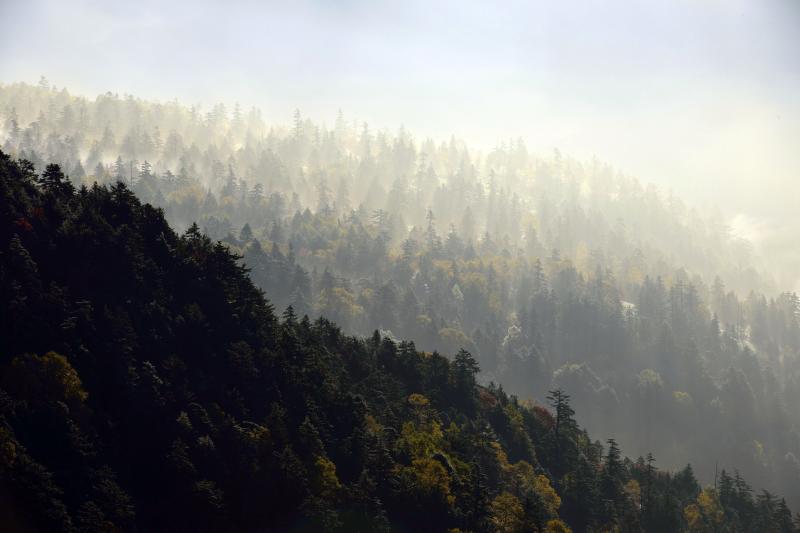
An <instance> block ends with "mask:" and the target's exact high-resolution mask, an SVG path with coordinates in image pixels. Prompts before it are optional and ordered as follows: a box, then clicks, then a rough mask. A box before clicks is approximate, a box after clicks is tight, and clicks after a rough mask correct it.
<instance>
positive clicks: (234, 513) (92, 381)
mask: <svg viewBox="0 0 800 533" xmlns="http://www.w3.org/2000/svg"><path fill="white" fill-rule="evenodd" d="M0 197H1V198H2V202H1V203H0V205H1V206H2V208H1V209H0V293H2V297H0V305H1V306H2V308H0V314H1V316H2V317H3V320H2V322H1V323H0V444H2V445H1V446H0V450H2V454H0V494H2V498H0V519H2V520H3V523H4V524H5V525H6V526H7V527H8V528H9V529H13V530H20V531H34V530H64V531H70V530H77V531H108V530H110V529H123V530H142V531H161V530H192V531H211V530H214V531H218V530H236V531H242V530H286V529H290V530H291V529H294V530H320V529H325V530H342V531H373V530H415V531H419V530H430V531H442V530H445V529H448V528H458V529H460V530H464V531H488V530H491V531H551V532H556V531H568V526H567V524H569V526H571V527H572V528H573V529H574V530H576V531H601V530H602V531H607V530H620V531H642V530H646V531H676V530H679V529H684V530H688V531H756V530H757V531H775V532H781V533H783V532H793V531H797V530H798V528H797V524H795V525H793V524H792V515H791V512H790V511H789V508H788V506H787V505H786V503H785V501H784V500H781V499H779V498H777V497H775V496H774V495H772V494H770V493H768V492H762V493H760V494H758V495H757V496H754V495H753V492H752V489H750V487H749V486H748V484H747V483H746V482H745V481H744V480H743V478H742V477H741V476H739V475H738V473H736V474H735V475H729V474H727V473H725V472H722V474H721V475H720V477H719V483H718V486H717V488H706V489H702V490H701V487H700V486H699V485H698V483H697V481H696V479H695V477H694V474H693V471H692V469H691V467H686V468H685V469H684V470H682V471H680V472H679V473H676V474H669V473H667V472H663V471H659V470H657V469H656V468H655V466H654V459H653V458H652V456H649V457H647V458H646V459H641V458H640V459H639V460H638V461H635V462H632V461H630V460H628V459H625V458H623V457H622V454H621V452H620V449H619V447H618V446H617V444H616V442H615V441H614V440H613V439H612V440H609V442H608V446H607V447H606V448H604V447H603V446H602V445H601V444H600V443H599V442H596V441H592V440H591V439H590V438H589V434H588V433H587V432H586V431H585V430H583V429H581V428H580V427H579V426H578V424H577V423H576V422H575V418H574V411H573V409H572V407H571V406H570V398H569V396H567V395H566V394H564V393H563V392H562V391H560V390H554V391H553V392H552V393H551V394H550V396H549V401H550V404H551V406H552V411H550V410H547V409H544V408H542V407H541V406H540V405H526V404H523V403H521V402H520V401H518V400H517V399H516V397H515V396H509V395H508V394H506V393H505V392H504V391H503V389H502V388H500V387H496V386H489V387H482V386H479V385H478V384H477V383H476V375H477V372H478V364H477V362H476V360H475V359H474V358H473V357H472V355H470V353H469V352H467V351H464V350H461V351H459V352H457V353H456V354H455V355H454V357H453V358H452V360H451V359H448V358H446V357H443V356H441V355H439V354H438V353H436V352H433V353H430V352H419V351H417V350H416V349H415V347H414V345H413V344H411V343H408V342H401V343H398V342H395V341H393V340H392V339H391V338H389V337H386V336H382V335H381V334H379V333H377V332H376V333H375V334H373V335H372V336H371V337H367V338H356V337H348V336H345V335H343V334H342V332H341V331H340V329H339V328H338V327H337V326H335V325H334V324H333V323H332V322H330V321H328V320H326V319H322V318H320V319H317V320H315V321H313V322H312V321H310V320H309V319H308V318H307V317H303V318H299V317H298V316H297V315H296V314H295V312H294V311H293V310H292V309H291V308H289V309H287V311H286V312H285V313H283V316H282V318H280V319H278V318H277V317H276V315H275V314H274V312H273V310H272V307H271V306H270V304H268V303H267V301H266V300H265V299H264V296H263V294H262V292H261V291H260V290H259V289H257V288H256V287H255V286H254V285H253V283H252V282H251V281H250V279H249V278H248V276H247V275H246V270H245V268H243V267H242V266H241V265H240V262H239V258H238V257H237V256H236V255H234V254H233V253H232V252H231V251H230V250H229V248H228V247H227V246H225V245H223V244H221V243H216V244H215V243H213V242H212V241H211V239H209V238H208V237H207V236H204V235H203V234H202V233H201V232H200V231H199V230H198V228H197V227H196V226H193V227H191V228H190V229H189V230H188V231H187V232H186V233H184V234H183V235H177V234H176V233H175V232H174V231H173V230H172V229H171V228H170V226H169V225H168V223H167V222H166V220H165V219H164V216H163V212H162V211H161V210H159V209H156V208H153V207H152V206H150V205H148V204H142V203H140V202H139V200H138V199H137V198H136V197H135V195H134V194H133V193H132V192H131V191H130V190H129V189H128V188H127V187H126V186H125V185H124V184H117V185H114V186H112V187H110V188H109V187H105V186H93V187H91V188H86V187H81V188H79V189H77V190H76V189H75V187H74V186H73V185H72V183H71V182H70V181H69V180H67V179H66V177H65V176H64V175H63V173H62V172H61V170H60V168H59V167H58V166H56V165H50V166H47V168H46V170H45V171H44V172H43V173H42V174H41V176H39V175H36V174H35V173H34V171H33V168H32V165H31V164H30V163H28V162H25V161H22V162H19V163H15V162H13V161H12V160H11V159H10V158H9V157H8V156H7V155H5V154H2V153H0Z"/></svg>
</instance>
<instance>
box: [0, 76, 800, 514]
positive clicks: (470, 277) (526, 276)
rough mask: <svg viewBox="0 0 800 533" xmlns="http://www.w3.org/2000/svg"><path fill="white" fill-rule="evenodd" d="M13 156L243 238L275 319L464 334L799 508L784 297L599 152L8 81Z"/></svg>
mask: <svg viewBox="0 0 800 533" xmlns="http://www.w3.org/2000/svg"><path fill="white" fill-rule="evenodd" d="M0 108H3V110H4V116H5V120H4V121H3V130H4V132H3V134H2V142H3V145H4V146H5V147H6V149H7V150H8V151H9V153H11V154H12V155H14V156H15V157H23V158H28V159H31V160H32V161H34V162H35V168H36V169H37V170H38V171H41V170H42V169H43V168H44V164H45V161H56V162H59V163H61V164H62V165H64V167H65V168H68V169H70V172H69V174H71V176H72V179H73V181H74V182H75V183H76V184H77V183H85V184H87V185H91V184H92V183H94V182H95V181H97V182H99V183H106V184H108V185H109V186H111V185H113V184H114V183H116V182H117V181H119V180H122V181H123V182H125V183H127V184H128V186H129V187H130V190H131V191H133V192H134V193H135V194H136V195H137V196H138V197H139V198H141V199H143V200H144V201H148V202H151V203H153V205H156V206H158V207H161V208H163V209H164V214H165V217H166V219H167V220H168V221H169V223H170V224H171V225H172V226H173V227H176V228H181V230H183V229H186V228H188V227H189V226H190V225H191V223H192V222H194V221H197V223H198V225H199V228H200V229H201V231H203V232H204V233H206V234H207V235H209V236H210V237H211V239H212V240H213V241H216V240H221V241H222V242H223V243H224V244H225V245H226V247H228V249H230V250H232V251H233V252H235V253H238V254H240V255H242V257H243V258H242V260H241V264H244V265H246V266H247V268H248V269H249V270H250V272H249V274H250V277H251V279H252V281H253V282H254V283H255V284H256V286H258V287H260V288H261V289H263V290H264V291H265V292H266V294H267V295H268V297H269V299H270V301H271V302H272V304H273V305H274V306H275V308H276V310H277V312H278V313H281V312H283V310H284V309H286V307H287V306H289V305H291V306H292V307H293V309H294V310H295V312H296V313H297V314H298V315H299V316H302V315H303V314H308V315H309V316H311V317H316V316H320V315H321V316H324V317H326V318H328V319H330V320H333V321H334V322H336V323H337V325H338V326H339V327H341V328H342V330H343V332H344V333H346V334H356V335H362V336H369V335H371V334H372V332H373V331H375V330H379V331H380V332H381V335H382V336H383V337H388V338H390V339H392V340H393V342H396V343H399V342H400V340H401V339H413V340H414V341H415V345H416V347H417V348H418V349H421V350H424V351H434V350H437V351H439V352H440V353H447V354H454V353H457V352H458V350H459V349H462V348H464V349H466V350H468V351H469V352H470V353H471V354H472V356H473V357H474V358H475V359H476V361H477V362H478V364H479V366H480V369H481V371H480V372H479V374H478V376H477V380H478V382H479V383H482V384H485V385H488V384H489V383H491V382H494V383H497V384H500V385H502V387H503V388H504V390H506V391H508V392H509V393H513V394H516V395H517V396H518V397H519V398H521V399H526V400H529V399H536V400H538V401H539V402H540V403H544V402H545V400H546V394H547V391H548V390H552V389H556V388H559V389H562V390H564V391H565V392H567V393H568V394H570V395H571V397H572V402H573V406H574V407H575V409H576V411H577V415H576V417H577V420H578V422H579V423H580V424H581V425H582V426H583V427H586V428H587V429H588V430H589V431H590V432H591V434H593V435H595V436H596V437H598V438H600V439H602V440H605V439H607V438H615V439H617V440H618V441H619V443H620V445H621V446H622V448H623V449H625V450H627V451H628V453H631V454H632V455H634V456H638V455H642V456H645V455H647V454H648V453H653V454H654V455H655V457H656V458H657V459H658V462H659V464H660V465H661V466H663V467H665V468H668V469H679V468H682V467H683V466H684V465H685V464H686V463H688V462H691V463H692V464H693V465H694V467H695V471H696V473H697V476H698V478H699V479H700V480H701V482H702V483H713V481H714V478H715V475H716V474H717V473H718V471H719V470H721V469H727V470H733V469H738V470H740V471H741V472H742V474H743V475H744V476H745V477H746V478H747V479H748V480H750V482H751V483H752V484H753V485H754V486H755V487H756V488H757V489H762V488H763V489H767V490H770V491H773V492H777V493H781V494H784V495H785V496H786V497H787V498H788V499H789V502H790V503H791V504H792V506H794V507H797V506H800V462H798V459H797V458H798V457H800V431H799V428H800V413H798V412H796V410H793V409H791V407H792V406H795V405H798V404H800V299H798V297H797V295H796V294H795V293H791V292H788V291H784V292H780V291H779V290H776V289H775V288H774V287H772V284H771V283H770V282H769V281H768V275H764V269H763V268H760V267H758V264H759V261H758V258H756V257H754V256H753V254H752V253H750V251H749V249H748V246H747V244H746V243H744V242H742V241H741V240H739V239H737V238H735V236H733V235H731V233H730V231H729V230H728V229H727V228H726V226H725V224H724V223H723V221H722V219H721V218H720V217H718V216H716V217H715V216H713V215H711V216H709V215H708V214H704V213H699V212H697V211H696V210H694V209H691V208H690V207H689V206H686V205H685V204H684V203H683V202H681V200H680V199H678V198H675V197H674V196H672V195H668V194H664V193H662V192H659V191H658V190H657V189H655V188H654V187H652V186H649V185H644V184H641V183H640V182H638V181H637V180H636V179H633V178H630V177H627V176H624V175H621V174H620V173H618V172H616V171H614V170H613V169H612V168H610V167H608V166H607V165H603V164H600V163H599V162H590V163H581V162H578V161H575V160H572V159H570V158H569V157H566V156H562V155H561V154H558V153H555V154H553V155H552V156H548V157H541V156H535V155H533V154H530V153H529V152H528V150H527V148H526V147H525V146H524V144H522V143H521V142H516V141H514V142H511V143H509V144H507V145H506V146H500V147H498V148H497V149H496V150H494V151H493V152H491V153H488V154H481V153H478V152H476V151H474V150H470V149H469V148H468V147H467V146H465V145H464V144H463V143H460V142H457V141H455V140H452V141H451V142H449V143H434V142H433V141H429V140H425V141H418V140H415V139H414V138H413V136H412V135H411V133H409V132H407V131H404V130H401V131H400V132H398V133H397V134H396V135H391V134H388V133H386V132H374V131H371V130H370V129H369V127H368V126H366V125H355V124H351V123H350V122H348V121H347V120H345V119H344V118H343V117H340V119H339V120H337V121H336V123H335V124H334V125H333V127H332V128H327V127H325V126H324V125H320V124H315V123H313V122H311V121H309V120H306V119H303V118H302V116H301V115H300V114H299V113H297V114H296V115H295V120H294V123H293V125H292V126H291V127H288V128H282V127H280V126H278V125H266V124H265V123H264V121H263V120H262V119H261V117H260V114H259V112H258V110H257V109H251V110H247V111H242V110H241V109H239V108H238V107H235V108H234V109H233V110H232V111H228V110H226V108H225V107H224V106H223V105H218V106H215V107H214V108H212V109H210V110H208V111H207V112H204V111H203V110H201V109H199V108H197V107H186V106H182V105H180V104H178V103H177V102H165V103H159V102H148V101H143V100H139V99H136V98H134V97H133V96H124V97H120V96H117V95H114V94H104V95H101V96H99V97H97V98H96V99H93V100H91V99H87V98H83V97H76V96H73V95H71V94H70V93H69V92H67V91H66V90H63V89H62V90H56V89H55V88H53V87H50V86H48V85H47V84H45V83H43V84H41V85H40V86H38V87H34V86H30V85H25V84H13V85H6V86H2V87H0Z"/></svg>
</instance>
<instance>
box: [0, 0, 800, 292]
mask: <svg viewBox="0 0 800 533" xmlns="http://www.w3.org/2000/svg"><path fill="white" fill-rule="evenodd" d="M799 35H800V0H725V1H722V0H706V1H693V0H691V1H690V0H675V1H670V2H653V1H650V0H648V1H615V2H611V1H599V0H589V1H582V2H552V1H541V2H540V1H520V2H502V3H501V2H497V3H492V2H472V1H466V0H463V1H444V2H430V1H423V0H409V1H403V2H392V3H389V2H374V1H372V2H370V1H361V0H345V1H339V2H321V1H316V2H315V1H300V2H263V1H236V0H233V1H230V0H229V1H226V2H210V1H204V0H197V1H191V2H188V1H178V2H164V1H154V0H144V1H139V2H130V1H125V2H122V1H119V2H117V1H109V0H96V1H91V0H83V1H68V0H20V1H14V0H0V49H2V50H3V53H2V56H0V82H12V81H29V82H35V81H37V80H38V78H39V76H40V75H45V76H47V77H48V78H49V79H50V80H51V81H52V82H53V83H55V84H57V85H59V86H63V85H66V86H67V87H68V88H69V89H70V90H71V91H72V92H77V93H83V94H87V95H94V94H97V93H99V92H104V91H106V90H112V91H117V92H120V93H123V92H129V93H133V94H135V95H137V96H141V97H144V98H158V99H162V100H165V99H171V98H174V97H178V98H179V99H180V100H181V101H184V102H187V103H195V102H202V103H204V104H209V103H213V102H215V101H218V100H224V101H226V102H228V103H231V102H233V101H237V100H238V101H239V102H241V103H242V104H244V105H249V104H256V105H259V106H260V107H262V108H263V109H264V111H265V114H266V116H267V117H268V118H270V119H272V120H276V121H280V122H285V123H288V122H289V120H290V118H291V113H292V111H293V110H294V108H296V107H297V108H300V109H301V110H302V111H303V113H304V114H305V115H307V116H310V117H311V118H314V119H321V120H327V121H328V122H329V123H330V122H332V119H333V117H334V116H335V113H336V110H337V109H339V108H342V109H343V111H344V112H345V114H346V115H347V116H349V117H357V118H358V119H359V120H365V121H367V122H369V123H370V124H371V126H373V127H377V128H388V129H391V130H395V129H396V128H397V127H398V126H399V125H400V124H404V125H405V126H406V128H408V129H409V130H410V131H411V132H412V133H415V134H416V135H417V137H422V136H433V137H436V138H448V137H449V136H450V134H455V135H456V136H457V137H460V138H463V139H465V140H466V141H468V142H469V143H470V144H472V145H474V146H478V147H480V148H484V149H486V148H491V147H492V146H494V145H495V144H497V143H498V142H500V141H502V140H505V139H509V138H514V137H518V136H521V137H523V138H524V139H526V141H527V144H528V146H529V149H530V150H532V151H533V152H539V153H548V152H550V151H551V150H552V148H553V147H558V148H559V149H560V150H561V151H562V152H564V153H566V154H570V155H574V156H577V157H581V158H590V157H592V156H594V155H596V156H597V157H598V158H600V159H601V160H603V161H607V162H609V163H611V164H613V165H614V166H616V167H617V168H620V169H621V170H623V171H625V172H626V173H629V174H632V175H636V176H638V177H640V178H641V179H642V180H643V181H652V182H655V183H657V184H659V185H660V186H662V187H664V188H672V189H674V190H675V191H676V192H677V193H679V194H680V195H681V196H682V197H684V198H686V199H687V200H689V201H690V202H692V203H696V204H699V205H701V206H704V205H709V204H716V205H719V206H720V207H721V208H722V210H723V212H725V213H727V214H728V215H729V216H730V217H731V218H732V219H735V220H736V225H735V227H736V228H737V229H738V230H739V231H741V232H742V233H743V234H747V235H749V236H750V237H752V238H754V239H755V240H756V241H757V244H758V245H759V246H761V247H762V248H763V249H764V250H765V251H766V252H767V253H768V254H769V255H770V256H774V257H775V258H778V257H779V256H780V257H781V258H782V259H781V261H782V262H784V261H788V262H787V263H786V265H784V266H783V267H782V269H783V270H784V271H785V272H784V273H785V274H786V275H787V276H788V278H787V279H791V280H795V282H796V281H797V280H798V278H800V244H798V243H800V210H799V209H798V208H797V204H798V198H800V96H798V95H800V37H798V36H799ZM797 288H798V289H800V286H799V287H797Z"/></svg>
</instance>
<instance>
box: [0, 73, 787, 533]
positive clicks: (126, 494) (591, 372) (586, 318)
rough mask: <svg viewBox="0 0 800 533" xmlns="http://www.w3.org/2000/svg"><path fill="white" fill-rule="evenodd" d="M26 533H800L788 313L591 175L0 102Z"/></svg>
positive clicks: (643, 201) (759, 283) (688, 235)
mask: <svg viewBox="0 0 800 533" xmlns="http://www.w3.org/2000/svg"><path fill="white" fill-rule="evenodd" d="M0 111H2V113H3V121H2V124H0V125H1V126H2V129H0V131H2V133H3V135H2V137H0V143H1V144H2V150H3V153H2V156H0V195H2V200H0V206H1V207H0V217H2V219H1V220H0V292H2V296H1V297H0V305H2V308H0V317H2V321H0V330H1V331H0V422H1V423H0V441H1V442H0V443H1V444H2V446H0V452H2V453H0V523H3V524H6V525H7V528H4V529H9V530H12V531H17V530H19V531H112V530H121V531H178V530H181V531H423V530H424V531H447V530H458V531H503V532H506V531H508V532H517V531H542V532H544V531H547V532H557V531H570V530H572V531H576V532H579V531H592V532H600V531H625V532H636V531H648V532H650V531H654V532H660V531H664V532H673V531H703V532H705V531H708V532H712V531H713V532H722V531H731V532H739V531H741V532H753V531H764V532H776V533H778V532H780V533H784V532H795V531H798V530H800V515H796V516H794V517H793V514H792V511H791V509H795V510H797V509H800V462H799V461H798V459H797V456H798V455H800V413H798V411H797V409H796V406H797V405H800V361H799V360H798V358H799V357H800V299H798V297H797V295H796V294H795V293H793V292H787V291H782V290H781V288H780V287H777V286H776V283H775V281H774V280H772V279H771V278H770V275H769V272H768V269H767V268H765V266H764V265H763V264H761V263H760V260H759V258H758V257H757V256H756V255H755V254H753V252H752V250H751V249H750V248H749V247H748V246H747V244H746V243H744V242H743V241H741V240H740V239H738V238H736V237H734V236H732V235H731V234H730V232H729V231H728V229H727V228H726V226H725V224H724V223H723V222H722V221H721V220H720V219H719V218H718V217H715V216H705V215H701V214H700V213H699V212H698V211H696V210H694V209H692V208H691V207H689V206H687V205H685V204H684V203H683V202H682V201H681V200H680V199H678V198H676V197H674V196H672V195H664V194H663V193H662V192H660V191H659V190H658V189H656V188H655V187H653V186H649V185H648V186H646V185H642V184H640V183H639V182H638V181H637V180H636V179H634V178H631V177H629V176H626V175H623V174H621V173H619V172H617V171H615V170H614V169H613V168H611V167H610V166H608V165H605V164H602V163H600V162H598V161H592V162H589V163H585V162H580V161H576V160H573V159H570V158H569V157H567V156H564V155H562V154H560V153H558V152H556V153H553V154H552V155H550V156H547V157H544V158H542V157H539V156H534V155H532V154H529V153H528V151H527V148H526V147H525V145H524V143H523V142H522V141H516V140H515V141H511V142H509V143H507V144H505V145H502V146H499V147H498V148H497V149H495V150H494V151H492V152H490V153H488V154H482V153H480V152H478V151H475V150H471V149H470V148H469V147H468V146H467V145H466V144H465V143H463V142H461V141H458V140H456V139H452V140H451V141H449V142H446V143H436V142H434V141H430V140H424V141H421V142H420V141H418V140H416V139H415V138H414V137H413V135H412V134H411V133H409V132H407V131H405V130H402V129H401V130H400V131H399V132H397V133H396V134H389V133H388V132H385V131H372V130H371V129H370V128H369V126H368V125H366V124H353V123H352V122H349V121H348V120H347V119H345V118H344V117H343V116H341V115H340V117H339V119H338V120H337V121H336V123H335V124H334V126H333V127H332V128H328V127H326V126H325V125H322V124H316V123H314V122H312V121H310V120H307V119H304V118H303V116H302V115H301V113H300V112H299V111H298V112H296V113H295V115H294V121H293V124H292V126H291V127H289V128H281V127H279V126H267V125H266V124H265V121H264V120H263V119H262V118H261V117H260V113H259V111H258V110H257V109H255V108H253V109H251V110H248V111H243V110H241V109H240V108H239V106H238V105H237V106H236V107H234V108H233V109H232V110H228V109H226V108H225V106H224V105H222V104H220V105H217V106H215V107H213V109H211V110H210V111H206V112H204V111H203V110H201V109H199V108H197V107H185V106H182V105H180V104H178V103H177V102H168V103H158V102H150V101H145V100H141V99H137V98H135V97H133V96H128V95H125V96H122V97H120V96H118V95H116V94H111V93H107V94H103V95H100V96H98V97H97V98H95V99H88V98H85V97H80V96H73V95H71V94H70V93H69V92H68V91H67V90H65V89H57V88H55V87H52V86H50V85H49V83H48V82H47V81H46V80H42V82H40V84H39V85H38V86H32V85H26V84H12V85H2V86H0Z"/></svg>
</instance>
